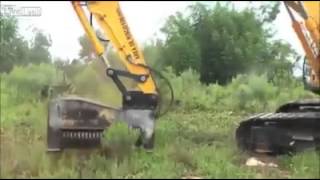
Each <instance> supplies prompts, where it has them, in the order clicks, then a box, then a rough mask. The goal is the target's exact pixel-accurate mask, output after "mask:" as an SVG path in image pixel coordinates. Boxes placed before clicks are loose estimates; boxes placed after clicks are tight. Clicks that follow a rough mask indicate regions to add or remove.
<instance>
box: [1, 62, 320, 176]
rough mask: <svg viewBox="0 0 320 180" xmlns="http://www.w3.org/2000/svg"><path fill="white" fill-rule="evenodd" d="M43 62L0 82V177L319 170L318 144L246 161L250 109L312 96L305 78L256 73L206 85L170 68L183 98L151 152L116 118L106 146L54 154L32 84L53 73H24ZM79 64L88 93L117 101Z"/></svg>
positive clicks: (163, 122) (42, 104) (162, 122)
mask: <svg viewBox="0 0 320 180" xmlns="http://www.w3.org/2000/svg"><path fill="white" fill-rule="evenodd" d="M37 69H39V68H37V67H35V68H33V69H32V68H31V70H28V69H23V68H22V69H19V70H17V71H15V72H13V73H11V74H9V75H8V76H7V77H3V81H2V82H1V93H0V94H1V96H0V97H1V121H0V122H1V136H0V137H1V139H0V140H1V141H0V151H1V152H0V154H1V163H0V167H1V169H0V173H1V174H0V177H1V178H183V177H190V176H195V177H201V178H319V177H320V172H319V169H320V168H319V166H320V164H319V162H320V159H319V156H318V154H317V153H316V152H314V151H305V152H304V153H300V154H297V155H294V156H279V157H276V158H272V159H271V160H272V161H275V162H276V164H277V165H278V167H276V168H271V167H248V166H246V165H245V162H246V160H247V159H248V158H249V157H251V155H250V154H248V153H245V152H241V151H240V150H239V149H238V148H237V147H236V141H235V138H234V132H235V129H236V128H237V125H238V123H239V122H240V121H241V120H243V119H244V118H246V117H247V116H249V115H251V114H254V113H258V112H268V111H269V112H270V111H274V109H275V108H276V107H277V106H279V105H280V104H282V103H284V102H288V101H289V100H295V99H299V98H301V99H303V98H309V97H314V96H311V95H310V93H307V92H305V91H304V90H303V88H302V87H301V86H297V87H295V86H292V87H291V86H287V87H284V88H283V87H276V86H274V85H272V84H270V83H268V82H267V81H266V80H265V78H263V77H257V76H249V77H240V78H237V79H235V80H234V81H233V82H232V83H230V84H229V85H228V86H225V87H222V86H218V85H211V86H204V85H201V84H200V83H199V81H198V80H197V76H196V75H195V74H192V72H186V73H184V74H182V75H181V76H179V77H175V76H171V77H170V74H169V77H170V80H171V81H172V83H173V84H174V90H175V94H176V98H177V99H178V100H181V104H180V105H179V106H177V107H175V108H174V109H173V110H172V111H170V112H169V113H168V114H166V115H165V116H163V117H161V118H160V119H158V122H157V127H156V146H155V149H154V152H153V153H146V152H144V151H143V150H140V149H133V148H132V146H133V143H134V142H135V140H136V138H137V135H138V134H137V132H136V131H134V130H131V129H128V127H127V126H126V124H123V123H116V124H113V125H112V126H111V128H110V129H108V130H107V131H106V132H105V137H104V139H103V147H102V148H100V149H95V150H92V151H77V150H68V151H65V152H63V153H60V154H48V153H47V152H46V129H47V103H46V101H43V100H41V101H40V99H39V98H38V96H37V93H35V90H34V88H36V87H35V85H37V86H39V87H41V83H42V82H47V81H49V80H46V79H43V78H45V77H48V76H41V75H37V74H35V75H34V76H25V75H24V74H30V73H29V71H30V72H33V73H34V71H36V70H37ZM44 69H45V71H44V72H48V70H47V69H46V68H44ZM52 72H54V71H53V70H52ZM79 72H80V73H87V75H83V76H80V75H81V74H80V75H79V74H78V75H77V76H76V77H78V81H77V79H76V80H75V81H74V82H76V84H77V85H78V87H85V85H86V83H87V82H88V80H87V81H86V80H85V79H84V78H87V79H89V80H91V81H90V83H91V84H92V85H90V87H91V88H89V87H87V89H86V88H84V89H81V88H79V89H80V90H82V93H83V95H87V94H89V95H92V96H93V97H94V96H95V97H96V98H100V99H102V100H103V102H105V103H106V102H112V100H114V101H113V102H115V103H114V104H117V102H118V101H117V99H112V98H114V97H115V95H113V94H114V92H115V91H114V89H113V90H112V89H110V88H109V86H108V85H107V84H103V86H101V83H98V82H93V81H92V79H97V78H94V77H93V75H92V76H89V75H88V74H89V73H88V71H79ZM31 74H32V73H31ZM40 74H41V73H40ZM49 77H50V76H49ZM80 77H81V78H80ZM27 78H29V79H27ZM9 82H10V83H11V85H10V84H9ZM16 85H20V86H16ZM96 86H99V87H96ZM21 89H23V90H24V91H19V90H21ZM93 90H95V91H94V92H91V91H93ZM90 92H91V93H90Z"/></svg>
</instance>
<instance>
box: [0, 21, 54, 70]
mask: <svg viewBox="0 0 320 180" xmlns="http://www.w3.org/2000/svg"><path fill="white" fill-rule="evenodd" d="M34 33H35V37H34V39H33V40H32V41H31V42H29V43H28V42H27V41H26V40H25V39H24V38H23V37H22V36H21V35H20V34H18V20H17V19H16V18H15V17H10V16H0V51H1V53H0V72H9V71H11V70H12V69H13V67H14V65H27V64H29V63H34V64H40V63H50V62H51V56H50V52H49V47H50V46H51V40H50V38H49V37H48V36H46V35H45V34H44V33H43V32H41V31H39V30H37V29H35V31H34ZM29 44H31V45H30V46H29Z"/></svg>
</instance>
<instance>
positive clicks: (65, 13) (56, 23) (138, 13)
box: [1, 1, 303, 59]
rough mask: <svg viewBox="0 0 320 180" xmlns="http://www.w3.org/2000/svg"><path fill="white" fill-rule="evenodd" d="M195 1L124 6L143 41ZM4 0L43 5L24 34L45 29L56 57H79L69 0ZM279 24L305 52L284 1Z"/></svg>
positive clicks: (282, 34)
mask: <svg viewBox="0 0 320 180" xmlns="http://www.w3.org/2000/svg"><path fill="white" fill-rule="evenodd" d="M191 3H193V2H191V1H190V2H188V1H185V2H183V1H176V2H175V1H163V2H161V1H153V2H152V1H149V2H146V1H122V2H120V6H121V9H122V11H123V13H124V15H125V18H126V20H127V22H128V24H129V28H130V29H131V31H132V34H133V36H134V38H135V39H136V40H137V41H138V42H139V43H143V42H145V41H146V40H148V39H150V38H152V37H154V34H155V32H157V31H158V30H159V28H160V27H161V26H162V25H163V23H164V22H165V20H166V18H167V17H168V16H169V15H171V14H174V13H175V12H176V11H184V10H185V8H186V7H187V6H188V5H190V4H191ZM207 3H208V2H207ZM212 3H214V2H212ZM233 3H235V4H236V6H237V7H239V8H243V7H245V6H246V5H247V3H246V2H233ZM4 4H10V5H17V7H21V6H33V7H41V16H39V17H18V19H19V23H20V32H21V34H23V35H24V36H26V37H31V36H32V32H31V28H32V27H37V28H39V29H42V30H44V32H46V33H49V34H50V35H51V38H52V42H53V44H52V47H51V48H50V51H51V53H52V55H53V56H54V57H61V58H69V59H73V58H77V57H78V52H79V49H80V46H79V43H78V37H79V36H81V35H82V34H83V33H84V31H83V28H82V26H81V25H80V22H79V20H78V17H77V16H76V14H75V12H74V10H73V8H72V6H71V3H70V2H69V1H65V2H58V1H56V2H44V1H42V2H41V1H39V2H32V1H29V2H23V1H20V2H15V1H10V2H7V1H1V5H2V7H3V5H4ZM275 28H276V30H277V31H278V33H277V37H278V38H281V39H283V40H285V41H287V42H289V43H290V44H291V45H292V46H293V47H294V48H295V49H296V50H297V51H298V52H299V53H301V54H302V53H303V51H302V48H301V45H300V43H299V41H298V39H297V37H296V35H295V33H294V31H293V29H292V26H291V22H290V19H289V16H288V14H287V12H286V9H285V8H284V6H283V4H282V5H281V12H280V14H279V16H278V17H277V19H276V21H275Z"/></svg>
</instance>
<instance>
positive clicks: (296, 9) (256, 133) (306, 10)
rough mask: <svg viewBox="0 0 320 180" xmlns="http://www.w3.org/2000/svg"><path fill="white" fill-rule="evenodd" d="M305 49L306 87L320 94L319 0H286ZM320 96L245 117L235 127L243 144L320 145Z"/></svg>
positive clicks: (254, 147) (279, 149)
mask: <svg viewBox="0 0 320 180" xmlns="http://www.w3.org/2000/svg"><path fill="white" fill-rule="evenodd" d="M284 5H285V7H286V9H287V12H288V14H289V16H290V19H291V21H292V27H293V29H294V31H295V33H296V34H297V36H298V38H299V40H300V42H301V45H302V47H303V49H304V51H305V53H306V58H305V60H304V65H303V80H304V84H305V87H306V88H307V89H308V90H310V91H312V92H314V93H315V94H318V95H320V2H319V1H303V2H302V1H284ZM319 138H320V99H311V100H301V101H294V102H290V103H287V104H284V105H282V106H280V107H279V108H278V109H277V110H276V112H275V113H261V114H257V115H254V116H252V117H249V118H248V119H246V120H244V121H242V122H241V123H240V125H239V127H238V129H237V130H236V139H237V143H238V145H239V147H240V148H242V149H245V150H248V151H251V152H256V153H267V154H287V153H295V152H299V151H302V150H305V149H309V148H318V145H320V144H319V143H320V139H319Z"/></svg>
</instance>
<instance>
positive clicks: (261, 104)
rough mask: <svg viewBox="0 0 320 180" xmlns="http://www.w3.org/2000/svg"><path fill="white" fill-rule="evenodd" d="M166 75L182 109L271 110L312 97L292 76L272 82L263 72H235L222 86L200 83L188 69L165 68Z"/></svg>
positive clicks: (194, 73)
mask: <svg viewBox="0 0 320 180" xmlns="http://www.w3.org/2000/svg"><path fill="white" fill-rule="evenodd" d="M166 76H167V77H169V79H170V82H171V84H172V86H173V89H174V93H175V97H176V99H178V100H180V101H181V103H182V106H183V108H184V109H186V110H190V109H200V110H213V111H220V110H227V111H247V112H258V111H266V110H267V111H274V110H275V109H276V108H277V106H279V105H281V104H283V103H286V102H289V101H293V100H298V99H304V98H310V97H314V96H313V95H312V93H311V92H308V91H305V90H304V88H303V86H302V83H297V82H296V80H294V79H293V80H291V81H289V82H290V84H289V83H288V85H285V84H282V86H276V85H274V84H273V83H272V82H270V81H269V80H268V78H267V76H266V75H255V74H242V75H238V76H236V77H235V78H233V79H232V82H231V83H229V84H228V85H226V86H221V85H218V84H209V85H208V86H206V85H204V84H201V83H200V81H199V75H198V74H197V73H196V72H195V71H193V70H191V69H189V70H187V71H185V72H183V73H181V75H180V76H175V75H174V74H173V72H172V70H171V68H167V69H166Z"/></svg>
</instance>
